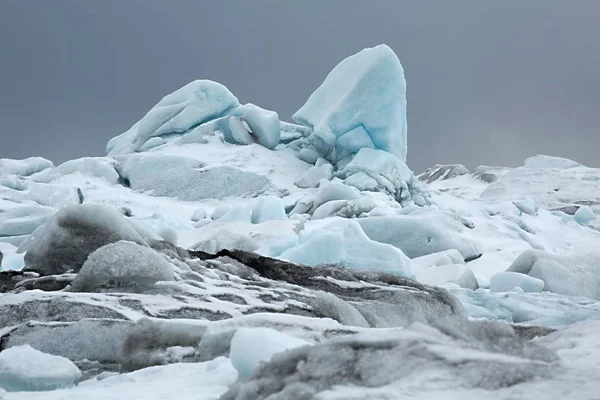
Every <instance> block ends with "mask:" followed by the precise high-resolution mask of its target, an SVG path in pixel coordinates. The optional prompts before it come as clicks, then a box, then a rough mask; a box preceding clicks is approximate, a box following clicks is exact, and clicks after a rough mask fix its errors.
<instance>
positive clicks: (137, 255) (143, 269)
mask: <svg viewBox="0 0 600 400" xmlns="http://www.w3.org/2000/svg"><path fill="white" fill-rule="evenodd" d="M173 279H174V271H173V266H172V265H171V264H169V263H168V262H167V261H166V260H165V259H164V258H163V257H162V256H161V255H160V254H158V253H157V252H156V251H154V250H152V249H151V248H149V247H145V246H141V245H139V244H137V243H133V242H125V241H120V242H117V243H111V244H108V245H106V246H103V247H100V248H99V249H98V250H96V251H94V252H93V253H91V254H90V255H89V257H88V258H87V260H86V261H85V263H84V264H83V266H82V267H81V270H80V271H79V273H78V274H77V277H76V278H75V280H74V281H73V283H72V284H71V286H72V288H73V290H76V291H94V290H97V289H99V288H106V287H110V286H120V287H123V286H133V287H134V288H137V289H140V288H141V289H143V288H147V287H149V286H152V285H153V284H154V283H156V282H158V281H172V280H173Z"/></svg>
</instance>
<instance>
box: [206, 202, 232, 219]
mask: <svg viewBox="0 0 600 400" xmlns="http://www.w3.org/2000/svg"><path fill="white" fill-rule="evenodd" d="M230 209H231V204H227V203H221V204H219V205H218V206H217V208H215V210H214V211H213V213H212V215H211V216H210V218H211V219H213V220H217V219H219V218H221V217H222V216H223V215H225V214H227V212H228V211H229V210H230Z"/></svg>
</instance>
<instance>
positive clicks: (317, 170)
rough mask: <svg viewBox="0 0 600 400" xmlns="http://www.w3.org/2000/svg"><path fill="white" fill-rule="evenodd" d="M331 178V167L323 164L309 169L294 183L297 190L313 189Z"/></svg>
mask: <svg viewBox="0 0 600 400" xmlns="http://www.w3.org/2000/svg"><path fill="white" fill-rule="evenodd" d="M331 178H333V165H331V164H323V165H321V166H319V167H316V166H315V167H310V168H309V169H308V170H307V171H306V172H305V173H304V174H303V175H302V177H301V178H300V179H299V180H297V181H296V182H294V185H296V186H298V187H299V188H304V189H307V188H313V187H317V186H319V182H320V181H321V180H323V179H324V180H326V181H330V180H331Z"/></svg>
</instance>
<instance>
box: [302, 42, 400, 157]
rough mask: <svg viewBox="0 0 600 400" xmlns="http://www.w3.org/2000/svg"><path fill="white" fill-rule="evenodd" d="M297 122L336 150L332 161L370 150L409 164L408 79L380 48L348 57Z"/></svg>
mask: <svg viewBox="0 0 600 400" xmlns="http://www.w3.org/2000/svg"><path fill="white" fill-rule="evenodd" d="M293 118H294V120H295V121H297V122H298V123H301V124H302V125H305V126H308V127H310V128H312V129H313V131H314V135H316V136H317V137H318V138H320V139H322V140H323V141H324V142H325V143H326V144H327V145H330V146H332V149H333V152H335V153H337V154H335V155H334V158H337V159H341V158H343V156H344V154H346V155H348V154H353V153H356V152H358V151H359V150H360V149H361V148H365V147H368V148H374V149H380V150H384V151H387V152H389V153H391V154H393V155H395V156H397V157H398V158H399V159H400V160H401V161H403V162H404V161H406V149H407V143H406V134H407V127H406V81H405V79H404V70H403V68H402V65H401V64H400V61H399V60H398V57H396V54H394V52H393V50H392V49H390V48H389V47H388V46H386V45H379V46H376V47H373V48H367V49H364V50H362V51H360V52H359V53H357V54H355V55H353V56H350V57H348V58H346V59H345V60H343V61H342V62H340V63H339V64H338V65H337V66H336V67H335V68H334V69H333V70H332V71H331V72H330V73H329V75H327V78H325V81H324V82H323V83H322V84H321V86H319V87H318V88H317V90H315V91H314V93H313V94H312V95H311V96H310V97H309V99H308V100H307V102H306V104H304V106H302V108H300V110H298V111H297V112H296V113H295V114H294V116H293ZM329 158H331V157H329ZM337 159H336V160H335V161H337Z"/></svg>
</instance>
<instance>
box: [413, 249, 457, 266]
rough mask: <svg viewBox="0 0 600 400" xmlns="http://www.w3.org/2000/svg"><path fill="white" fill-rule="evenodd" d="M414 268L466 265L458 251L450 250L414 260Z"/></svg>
mask: <svg viewBox="0 0 600 400" xmlns="http://www.w3.org/2000/svg"><path fill="white" fill-rule="evenodd" d="M412 262H413V266H415V267H419V268H429V267H439V266H442V265H450V264H464V263H465V260H464V258H463V256H462V254H460V253H459V252H458V250H455V249H450V250H445V251H440V252H439V253H433V254H428V255H426V256H421V257H417V258H413V260H412Z"/></svg>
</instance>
